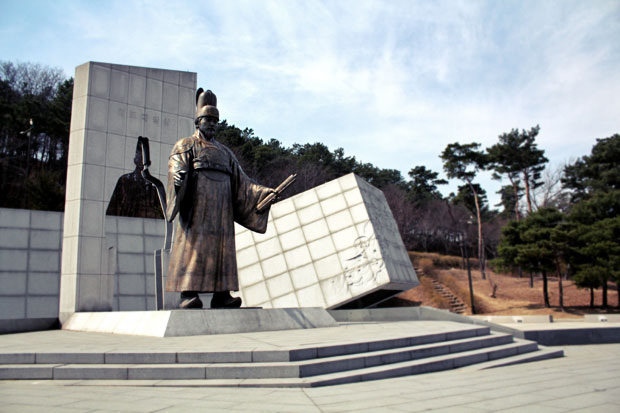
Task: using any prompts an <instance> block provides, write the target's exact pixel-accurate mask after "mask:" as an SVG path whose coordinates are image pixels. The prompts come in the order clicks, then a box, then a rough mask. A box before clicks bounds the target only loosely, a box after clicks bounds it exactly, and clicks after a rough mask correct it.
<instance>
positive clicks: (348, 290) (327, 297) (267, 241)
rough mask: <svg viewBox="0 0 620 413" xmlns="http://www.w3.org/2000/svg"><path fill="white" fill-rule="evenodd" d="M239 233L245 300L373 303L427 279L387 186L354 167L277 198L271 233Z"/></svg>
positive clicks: (341, 304) (266, 303) (238, 230)
mask: <svg viewBox="0 0 620 413" xmlns="http://www.w3.org/2000/svg"><path fill="white" fill-rule="evenodd" d="M236 235H237V240H239V242H238V245H237V265H238V267H239V282H240V286H241V290H240V292H239V294H238V295H240V296H241V297H242V298H243V300H244V304H243V305H244V306H249V307H252V306H262V307H265V308H277V307H285V306H291V305H303V306H318V307H324V308H330V309H333V308H341V307H345V308H347V307H352V308H356V307H358V306H361V307H367V306H371V305H374V304H376V303H378V302H380V301H383V300H385V299H387V298H389V297H390V296H393V295H395V294H398V293H399V292H401V291H404V290H407V289H409V288H412V287H415V286H416V285H418V284H419V282H418V279H417V277H416V274H415V271H414V269H413V266H412V265H411V262H410V261H409V257H408V255H407V251H406V250H405V246H404V244H403V242H402V239H401V238H400V235H399V232H398V227H397V225H396V222H395V221H394V218H393V216H392V214H391V211H390V208H389V206H388V204H387V201H386V200H385V197H384V196H383V193H382V192H381V191H380V190H378V189H377V188H375V187H373V186H372V185H370V184H368V183H367V182H366V181H364V180H363V179H361V178H359V177H358V176H355V175H354V174H349V175H345V176H343V177H341V178H339V179H336V180H334V181H330V182H327V183H325V184H324V185H321V186H318V187H316V188H313V189H311V190H309V191H306V192H304V193H301V194H298V195H296V196H294V197H291V198H289V199H287V200H284V201H282V202H280V203H277V204H275V205H273V207H272V208H271V212H270V216H269V224H268V228H267V232H266V233H265V234H257V233H251V235H252V236H251V237H250V236H249V235H250V232H249V231H248V230H247V229H245V228H243V227H240V226H236ZM258 268H260V269H261V271H259V270H258Z"/></svg>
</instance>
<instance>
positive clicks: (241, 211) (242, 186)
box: [232, 159, 272, 234]
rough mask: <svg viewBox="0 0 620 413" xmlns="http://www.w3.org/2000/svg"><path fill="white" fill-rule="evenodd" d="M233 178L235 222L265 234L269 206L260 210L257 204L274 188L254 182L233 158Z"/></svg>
mask: <svg viewBox="0 0 620 413" xmlns="http://www.w3.org/2000/svg"><path fill="white" fill-rule="evenodd" d="M232 179H233V182H232V183H233V188H232V190H233V197H234V199H233V211H234V219H235V222H236V223H238V224H240V225H243V226H244V227H246V228H247V229H249V230H252V231H256V232H259V233H261V234H264V233H265V231H267V220H268V218H269V207H267V208H265V209H264V210H263V211H261V212H258V211H257V210H256V205H258V203H259V202H260V201H262V200H263V199H264V198H265V197H266V196H267V195H269V194H270V193H271V191H272V189H271V188H269V187H266V186H262V185H258V184H256V183H254V182H252V180H251V179H250V178H249V177H248V176H247V175H246V174H245V172H243V169H241V166H239V163H238V162H236V159H235V160H233V173H232Z"/></svg>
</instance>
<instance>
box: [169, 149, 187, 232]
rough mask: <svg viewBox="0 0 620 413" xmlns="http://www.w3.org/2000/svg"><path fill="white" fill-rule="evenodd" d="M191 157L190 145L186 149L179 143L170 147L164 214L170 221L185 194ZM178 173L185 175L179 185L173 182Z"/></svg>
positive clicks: (177, 210)
mask: <svg viewBox="0 0 620 413" xmlns="http://www.w3.org/2000/svg"><path fill="white" fill-rule="evenodd" d="M191 158H192V157H191V147H190V148H189V149H188V148H187V147H185V146H181V145H179V143H177V145H175V146H174V148H172V153H171V154H170V158H168V188H167V190H166V193H167V200H166V216H167V218H168V221H169V222H172V221H173V220H174V218H175V217H176V215H177V213H178V212H179V207H180V205H181V202H182V201H183V197H184V196H185V191H186V189H187V183H188V181H189V178H190V169H191V162H192V159H191ZM179 174H181V175H183V176H184V177H185V179H184V180H183V183H182V184H181V186H177V185H175V183H174V177H175V176H176V175H179Z"/></svg>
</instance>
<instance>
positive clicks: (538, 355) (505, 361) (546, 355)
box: [465, 345, 564, 370]
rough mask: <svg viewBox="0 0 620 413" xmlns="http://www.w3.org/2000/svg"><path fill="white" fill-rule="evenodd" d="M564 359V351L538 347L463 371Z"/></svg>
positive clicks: (469, 367) (472, 366)
mask: <svg viewBox="0 0 620 413" xmlns="http://www.w3.org/2000/svg"><path fill="white" fill-rule="evenodd" d="M558 357H564V350H562V349H556V348H553V349H552V348H548V347H545V346H541V345H539V346H538V350H537V351H533V352H531V353H524V354H518V355H516V356H511V357H506V358H502V359H497V360H492V361H487V362H484V363H478V364H475V365H471V366H468V367H466V368H465V370H485V369H491V368H495V367H504V366H512V365H515V364H521V363H529V362H533V361H541V360H549V359H553V358H558Z"/></svg>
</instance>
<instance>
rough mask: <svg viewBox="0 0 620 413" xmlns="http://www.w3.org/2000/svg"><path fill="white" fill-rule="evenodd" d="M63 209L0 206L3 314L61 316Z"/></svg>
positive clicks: (0, 311)
mask: <svg viewBox="0 0 620 413" xmlns="http://www.w3.org/2000/svg"><path fill="white" fill-rule="evenodd" d="M62 222H63V214H62V213H61V212H50V211H30V210H24V209H8V208H0V318H2V319H11V318H46V317H57V316H58V292H59V289H60V249H61V245H62Z"/></svg>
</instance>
